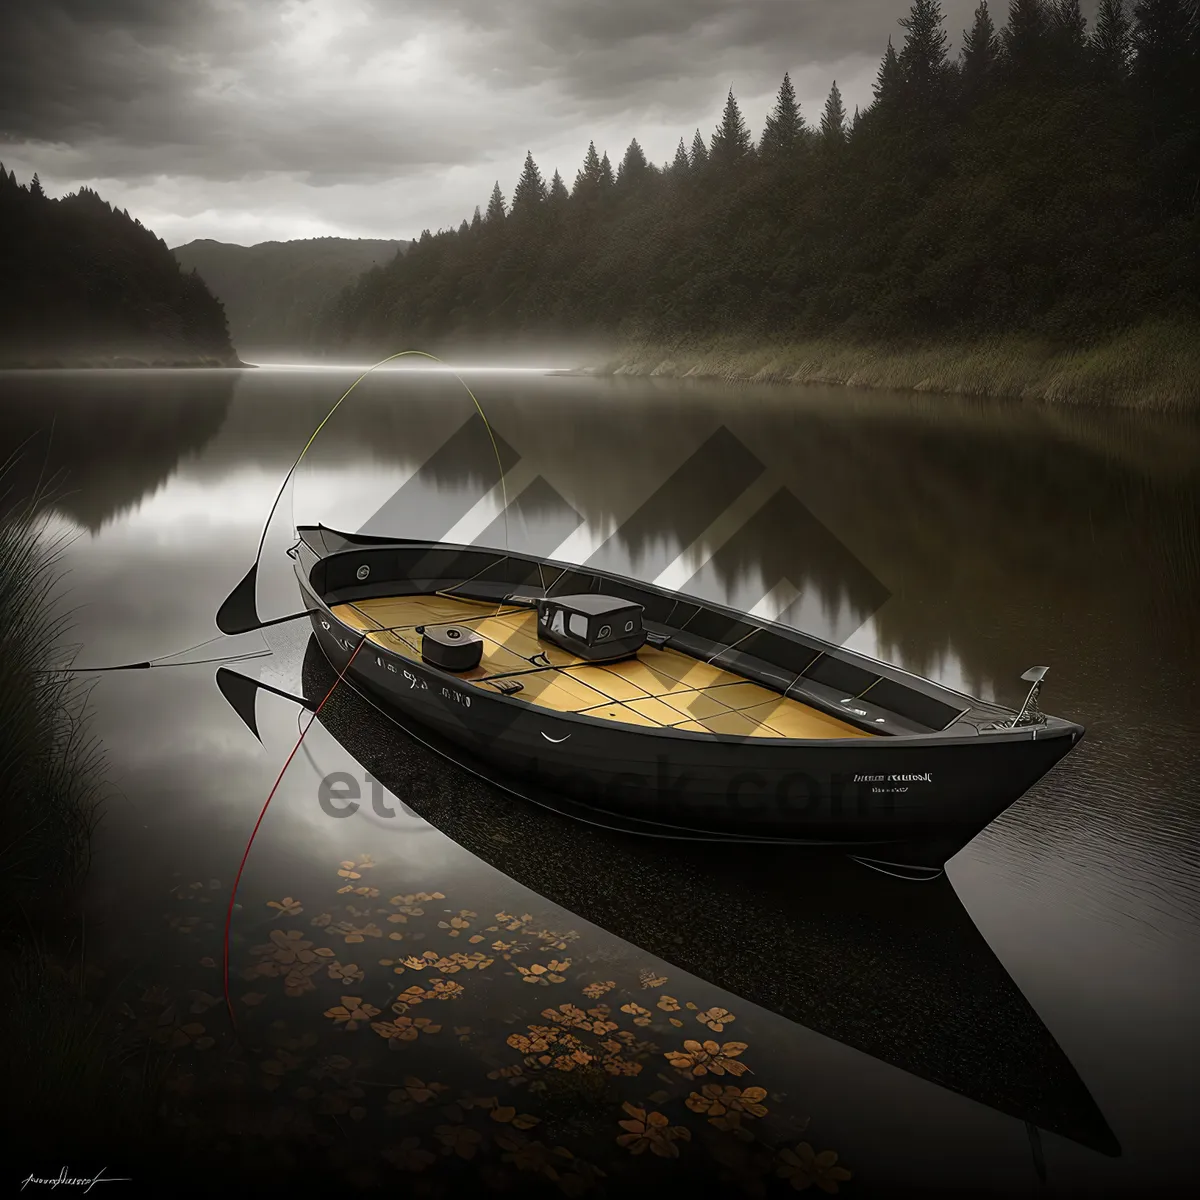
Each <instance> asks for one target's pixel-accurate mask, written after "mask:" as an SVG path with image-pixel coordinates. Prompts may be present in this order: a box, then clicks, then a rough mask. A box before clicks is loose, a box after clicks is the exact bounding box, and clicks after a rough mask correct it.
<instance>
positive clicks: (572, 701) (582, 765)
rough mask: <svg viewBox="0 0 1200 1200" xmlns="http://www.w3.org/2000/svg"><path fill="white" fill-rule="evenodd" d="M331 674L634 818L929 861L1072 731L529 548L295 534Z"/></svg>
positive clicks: (1031, 698)
mask: <svg viewBox="0 0 1200 1200" xmlns="http://www.w3.org/2000/svg"><path fill="white" fill-rule="evenodd" d="M298 534H299V537H298V541H297V543H296V545H295V546H293V547H292V549H291V550H290V551H289V553H290V554H291V556H292V557H293V559H294V560H295V569H296V575H297V580H298V583H299V587H300V591H301V594H302V596H303V599H304V603H305V607H306V609H307V610H308V611H309V614H310V616H311V620H312V625H313V629H314V632H315V634H316V637H317V641H318V643H319V644H320V646H321V648H322V650H323V651H324V653H325V655H326V656H327V657H328V659H329V661H330V663H331V664H332V665H333V667H334V668H335V670H336V671H339V672H342V673H343V674H344V676H345V677H346V678H348V679H349V680H350V681H351V682H353V683H354V684H356V685H357V686H360V687H361V688H363V689H364V690H365V691H367V692H368V693H370V694H371V695H372V696H374V697H376V698H378V699H380V700H382V701H383V702H385V703H386V704H388V705H391V706H394V708H395V709H396V710H397V711H398V712H399V713H401V714H403V715H404V716H405V717H407V718H409V719H411V720H413V721H415V722H417V724H418V725H420V726H422V727H425V728H428V729H431V730H433V731H435V732H436V733H437V734H438V735H439V736H440V737H442V738H444V739H446V740H447V741H448V742H449V743H450V744H452V745H455V746H458V747H460V748H461V749H462V750H463V751H464V752H465V753H468V754H470V755H471V756H472V757H473V758H474V759H475V760H477V761H481V762H483V763H485V764H487V766H488V769H489V770H492V771H494V772H496V773H497V779H498V781H500V782H502V783H503V784H505V785H506V786H510V788H511V789H512V790H520V789H521V788H522V787H530V788H536V789H537V790H538V791H539V792H540V793H541V794H543V795H556V796H559V797H561V798H562V801H563V803H564V804H568V805H570V806H572V809H573V811H576V812H578V813H580V814H585V813H586V814H590V815H591V816H592V817H595V816H597V815H598V814H602V815H603V816H604V817H605V818H608V819H611V820H615V821H617V822H619V823H620V824H621V827H624V828H626V829H627V830H628V831H630V832H638V833H650V834H656V835H659V836H662V835H667V836H677V837H684V838H724V839H732V840H745V841H784V842H791V843H805V844H812V845H825V846H838V847H842V848H844V849H845V850H846V851H847V852H849V853H852V854H853V855H854V856H855V857H858V858H860V859H862V860H863V861H867V862H869V863H871V864H872V865H877V866H881V867H885V868H886V867H891V868H896V869H898V870H900V871H905V872H911V873H914V874H918V875H920V874H923V873H927V872H936V871H939V870H940V869H941V867H942V865H943V864H944V863H945V861H946V860H947V859H948V858H949V857H951V856H952V855H953V854H954V853H956V852H957V851H958V850H959V849H960V848H961V847H962V846H963V845H965V844H966V842H968V841H969V840H970V839H971V838H973V837H974V836H975V835H976V834H977V833H978V832H979V831H980V830H982V829H983V828H984V827H985V826H986V825H988V824H989V823H990V822H991V821H992V820H994V819H995V818H996V817H997V816H998V815H999V814H1000V813H1001V812H1003V811H1004V810H1005V809H1006V808H1007V807H1008V806H1009V805H1011V804H1012V803H1013V802H1014V801H1015V800H1016V799H1017V798H1018V797H1020V796H1021V795H1022V794H1023V793H1024V792H1025V791H1026V790H1027V789H1028V788H1029V787H1031V786H1032V785H1033V784H1034V783H1035V782H1036V781H1037V780H1038V779H1040V778H1041V777H1042V776H1043V775H1045V774H1046V772H1047V771H1049V770H1050V769H1051V768H1052V767H1053V766H1054V765H1055V764H1056V763H1057V762H1058V761H1059V760H1060V759H1061V758H1062V757H1063V756H1064V755H1065V754H1067V753H1068V752H1069V751H1070V749H1071V748H1072V747H1073V746H1074V745H1075V743H1076V742H1077V741H1078V740H1079V738H1080V737H1081V736H1082V735H1083V732H1084V730H1083V728H1082V727H1081V726H1080V725H1078V724H1075V723H1073V722H1071V721H1066V720H1061V719H1059V718H1056V717H1051V716H1046V715H1044V714H1042V713H1041V712H1040V711H1039V710H1038V706H1037V693H1038V690H1039V688H1040V686H1041V681H1042V678H1043V677H1044V675H1045V671H1046V669H1045V668H1043V667H1039V668H1034V669H1032V670H1031V671H1030V672H1027V673H1026V675H1025V678H1026V679H1028V680H1029V681H1030V682H1031V685H1032V686H1031V688H1030V691H1029V695H1028V697H1027V700H1026V704H1025V705H1024V706H1023V707H1022V709H1021V710H1020V711H1014V710H1012V709H1008V708H1004V707H1002V706H999V705H996V704H992V703H988V702H985V701H983V700H980V699H977V698H975V697H971V696H967V695H964V694H962V693H959V692H956V691H954V690H952V689H949V688H946V687H943V686H941V685H940V684H937V683H935V682H933V681H932V680H929V679H923V678H920V677H918V676H916V675H912V674H910V673H909V672H906V671H904V670H902V669H900V668H898V667H895V666H891V665H889V664H886V663H882V662H878V661H876V660H874V659H871V658H869V657H867V656H865V655H861V654H858V653H855V652H853V651H849V650H846V649H844V648H842V647H839V646H835V645H832V644H830V643H827V642H824V641H822V640H820V639H818V638H816V637H813V636H811V635H809V634H805V633H800V632H797V631H796V630H793V629H790V628H788V627H786V626H782V625H779V624H776V623H774V622H771V621H767V620H760V619H758V618H756V617H753V616H749V615H746V614H744V613H738V612H736V611H734V610H732V609H729V608H726V607H723V606H721V605H719V604H715V603H712V602H709V601H705V600H701V599H698V598H695V597H689V596H683V595H681V594H679V593H676V592H672V591H668V590H666V589H663V588H658V587H655V586H653V585H649V584H645V583H641V582H638V581H635V580H632V579H627V578H624V577H622V576H619V575H614V574H611V573H608V572H604V571H597V570H591V569H588V568H585V567H578V566H572V565H570V564H567V563H560V562H553V561H550V560H546V559H539V558H536V557H534V556H531V555H526V554H518V553H512V552H506V551H501V550H493V549H484V548H480V547H473V546H461V545H450V544H446V543H439V542H427V541H417V540H404V539H388V538H383V537H373V536H367V535H362V534H347V533H338V532H335V531H333V530H329V529H326V528H324V527H323V526H303V527H301V528H300V529H299V530H298Z"/></svg>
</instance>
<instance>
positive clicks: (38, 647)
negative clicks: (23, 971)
mask: <svg viewBox="0 0 1200 1200" xmlns="http://www.w3.org/2000/svg"><path fill="white" fill-rule="evenodd" d="M13 466H14V460H11V459H10V460H9V461H8V462H7V463H5V464H4V465H3V466H2V467H0V931H4V932H10V931H12V930H13V929H14V926H15V927H16V928H18V929H19V928H21V927H23V926H26V925H27V924H28V922H29V920H30V919H31V914H32V913H34V912H36V913H38V914H40V916H41V918H43V919H44V918H45V917H47V916H48V915H49V913H50V912H51V911H53V912H56V913H59V914H62V915H65V914H66V913H67V912H69V911H70V908H71V904H72V902H73V900H74V898H75V896H76V892H77V889H78V886H79V885H80V884H81V883H82V880H83V878H84V876H85V874H86V872H87V868H88V864H89V860H90V847H91V835H92V831H93V828H94V826H95V822H96V820H97V818H98V815H99V808H100V801H101V789H102V786H103V774H102V767H103V756H102V754H101V751H100V748H99V747H98V745H97V744H96V742H95V741H94V740H93V739H91V738H89V736H88V734H87V715H88V714H87V701H88V685H87V684H86V683H82V682H81V681H80V680H79V679H78V677H76V676H73V675H71V674H70V673H68V672H65V671H62V670H59V669H58V667H59V665H60V664H59V662H58V660H59V658H60V657H61V656H62V655H63V654H64V653H65V650H64V646H65V638H64V635H65V634H66V632H67V628H68V624H67V622H68V619H69V618H68V614H66V613H65V612H64V610H63V606H62V599H63V597H62V594H61V591H60V586H59V585H60V581H61V575H62V563H61V557H62V551H63V546H64V543H63V540H62V538H61V537H54V536H51V535H50V533H49V529H48V520H47V518H46V517H45V516H44V515H43V514H44V512H45V507H44V505H45V500H46V497H47V491H46V489H44V488H42V487H39V488H38V489H37V490H36V491H35V493H34V494H33V495H32V496H25V497H21V496H19V495H14V494H13V491H12V490H11V488H6V485H7V484H8V483H9V481H10V480H11V479H12V477H13Z"/></svg>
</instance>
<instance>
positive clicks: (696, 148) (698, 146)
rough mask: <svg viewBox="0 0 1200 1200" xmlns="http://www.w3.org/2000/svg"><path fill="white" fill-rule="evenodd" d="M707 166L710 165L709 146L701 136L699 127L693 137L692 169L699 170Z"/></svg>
mask: <svg viewBox="0 0 1200 1200" xmlns="http://www.w3.org/2000/svg"><path fill="white" fill-rule="evenodd" d="M706 166H708V147H707V146H706V145H705V144H704V139H703V138H702V137H701V136H700V130H698V129H697V130H696V133H695V136H694V137H693V138H692V170H693V171H695V170H699V169H700V168H702V167H706Z"/></svg>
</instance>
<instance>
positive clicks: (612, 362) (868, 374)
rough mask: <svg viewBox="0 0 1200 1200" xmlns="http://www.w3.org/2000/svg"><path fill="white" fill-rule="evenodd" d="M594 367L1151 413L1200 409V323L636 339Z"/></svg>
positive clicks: (616, 371) (602, 371)
mask: <svg viewBox="0 0 1200 1200" xmlns="http://www.w3.org/2000/svg"><path fill="white" fill-rule="evenodd" d="M596 373H597V374H608V375H613V374H632V375H666V376H672V377H677V378H682V377H696V378H717V379H727V380H731V381H746V382H755V383H760V382H761V383H810V384H844V385H848V386H850V387H861V388H883V389H893V390H897V391H919V392H941V393H945V394H949V395H965V396H994V397H1004V398H1010V399H1020V400H1034V401H1047V402H1053V403H1059V404H1081V405H1111V406H1118V407H1126V408H1137V409H1143V410H1146V411H1189V410H1190V411H1195V410H1196V409H1198V408H1200V327H1198V326H1196V325H1194V324H1188V323H1183V322H1180V323H1171V322H1162V321H1160V322H1148V323H1146V324H1144V325H1141V326H1139V327H1138V328H1136V329H1130V330H1127V331H1125V332H1124V333H1121V334H1119V335H1118V336H1116V337H1114V338H1111V339H1110V340H1108V341H1105V342H1102V343H1098V344H1096V345H1094V346H1089V347H1076V348H1066V347H1059V346H1051V345H1049V344H1046V343H1043V342H1037V341H1034V340H1032V339H1020V338H996V339H993V340H991V341H973V342H944V343H937V344H927V345H921V344H885V343H864V342H855V341H852V340H850V339H846V338H841V339H839V338H836V337H831V338H822V339H806V340H795V341H786V340H753V339H746V338H740V337H737V336H734V335H729V336H726V337H723V338H718V339H714V340H710V341H706V342H704V343H702V344H695V343H688V342H681V343H679V344H676V345H673V346H664V345H647V344H640V345H631V346H629V347H627V348H626V349H625V350H624V351H622V352H620V353H617V354H616V355H613V356H610V357H609V359H608V360H607V361H605V362H604V363H603V364H601V365H600V366H598V367H597V368H596Z"/></svg>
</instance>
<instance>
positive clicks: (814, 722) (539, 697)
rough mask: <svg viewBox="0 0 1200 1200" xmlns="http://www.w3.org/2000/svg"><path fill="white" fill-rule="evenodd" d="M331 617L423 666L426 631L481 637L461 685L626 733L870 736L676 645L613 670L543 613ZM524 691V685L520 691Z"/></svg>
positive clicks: (422, 604) (408, 609)
mask: <svg viewBox="0 0 1200 1200" xmlns="http://www.w3.org/2000/svg"><path fill="white" fill-rule="evenodd" d="M332 611H333V614H334V615H335V616H336V617H337V618H338V619H339V620H340V621H342V622H343V624H345V625H347V626H349V627H350V628H352V629H355V630H357V631H359V632H360V633H366V634H367V640H368V642H372V643H374V644H376V645H378V646H382V647H384V648H385V649H388V650H392V651H394V652H396V653H399V654H402V655H404V656H405V657H407V658H411V659H414V660H416V661H419V660H420V658H421V633H420V632H418V630H419V629H420V630H423V629H425V628H426V627H428V626H430V625H436V624H439V623H443V622H445V623H452V624H454V625H461V626H465V627H467V628H469V629H471V630H473V631H474V632H475V633H477V634H478V635H479V637H480V638H481V639H482V642H483V655H482V659H481V661H480V664H479V666H477V667H473V668H471V669H470V670H467V671H461V672H456V678H458V679H461V680H463V681H464V682H467V683H471V684H475V685H476V686H478V687H481V688H485V689H487V690H490V691H495V692H498V693H502V694H509V695H516V696H518V697H519V698H520V699H522V700H525V701H526V702H527V703H529V704H534V705H537V706H538V707H540V708H548V709H552V710H553V711H554V712H557V713H581V714H583V715H584V716H588V717H599V718H602V719H604V720H609V721H618V722H621V723H622V724H626V725H640V726H658V727H659V728H672V729H686V730H691V731H692V732H694V733H719V734H734V735H740V736H743V737H768V738H805V739H813V738H820V739H827V738H862V737H871V736H874V735H873V734H871V733H869V732H867V731H865V730H862V729H857V728H855V727H854V726H853V725H849V724H847V723H846V722H845V721H841V720H838V719H837V718H835V717H832V716H829V715H827V714H826V713H823V712H819V711H817V710H816V709H814V708H812V707H810V706H808V705H806V704H803V703H801V702H800V701H798V700H793V699H790V698H788V697H786V696H782V695H780V694H779V693H778V692H775V691H772V690H770V689H768V688H765V687H762V686H760V685H759V684H756V683H753V682H751V681H750V680H748V679H746V678H745V676H743V675H739V674H737V673H736V672H734V671H727V670H725V669H724V668H723V667H720V666H718V665H716V664H715V663H710V662H704V661H703V660H701V659H699V658H694V657H692V656H691V655H688V654H683V653H680V652H679V651H678V650H675V649H673V648H671V647H670V646H664V647H662V648H656V647H653V646H650V645H646V646H643V647H642V648H641V649H640V650H639V651H638V652H637V655H636V656H634V657H630V658H625V659H621V660H618V661H616V662H607V663H595V662H587V661H585V660H584V659H582V658H580V657H578V656H577V655H574V654H571V653H570V652H569V651H566V650H563V649H560V648H559V647H558V646H555V645H552V644H551V643H549V642H547V641H545V640H539V639H538V630H537V613H536V611H535V610H534V609H531V608H528V607H515V606H511V605H497V604H488V603H484V602H482V601H476V600H464V599H461V598H459V597H451V596H447V595H436V594H435V595H421V596H387V597H379V598H376V599H368V600H359V601H355V602H351V603H345V604H338V605H335V606H334V607H333V610H332ZM515 685H519V686H515Z"/></svg>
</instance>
